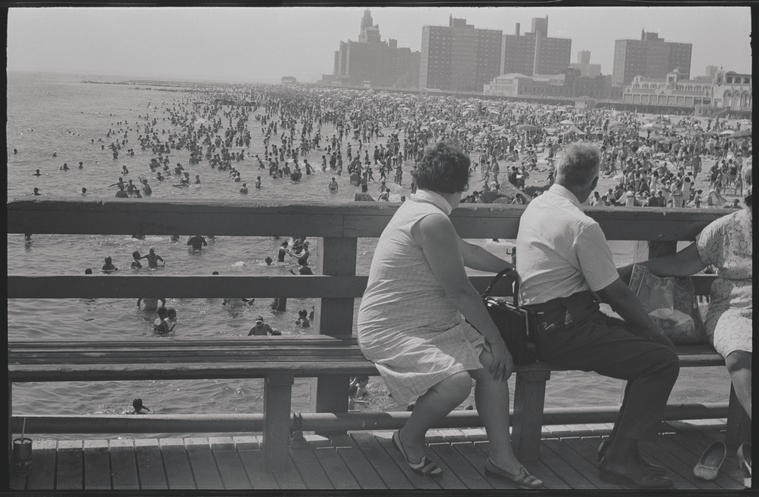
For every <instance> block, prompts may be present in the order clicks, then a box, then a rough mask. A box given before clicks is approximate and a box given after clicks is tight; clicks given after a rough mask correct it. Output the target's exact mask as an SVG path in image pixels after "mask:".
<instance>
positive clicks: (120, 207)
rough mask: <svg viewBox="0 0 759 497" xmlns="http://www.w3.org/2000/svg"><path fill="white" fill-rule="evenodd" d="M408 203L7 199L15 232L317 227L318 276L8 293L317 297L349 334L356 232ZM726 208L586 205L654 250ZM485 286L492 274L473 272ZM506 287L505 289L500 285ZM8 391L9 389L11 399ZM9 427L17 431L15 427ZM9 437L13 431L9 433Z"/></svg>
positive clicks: (328, 396)
mask: <svg viewBox="0 0 759 497" xmlns="http://www.w3.org/2000/svg"><path fill="white" fill-rule="evenodd" d="M399 205H400V204H389V203H370V202H367V203H364V202H356V203H352V204H345V205H325V204H319V205H312V204H305V203H303V204H284V203H283V204H279V203H272V202H268V203H259V202H249V201H210V200H208V201H204V200H196V201H171V202H167V201H161V200H158V199H140V200H132V199H114V200H108V201H82V200H47V199H45V200H40V199H34V200H13V201H11V202H9V203H8V204H7V225H8V233H34V234H65V235H72V234H104V235H113V234H124V235H126V234H143V235H164V236H168V235H172V234H175V233H181V234H188V235H189V234H194V233H213V234H214V235H216V236H282V235H290V234H294V233H295V234H298V235H301V236H307V237H312V238H313V237H318V238H319V240H318V244H317V258H316V267H315V270H314V272H315V275H313V276H274V277H272V276H218V275H217V276H210V275H209V276H193V275H188V276H153V277H150V278H144V277H140V276H133V275H119V276H118V277H113V276H107V275H77V276H24V275H18V274H11V275H9V276H8V297H9V298H23V299H29V298H35V299H36V298H139V297H142V296H144V295H146V294H150V295H165V296H167V297H172V298H224V297H227V296H229V295H246V296H247V297H255V298H266V297H293V298H310V297H313V298H317V299H318V300H317V302H316V305H315V318H314V327H315V328H314V330H315V332H316V333H320V334H324V335H330V336H334V337H347V336H351V335H352V334H353V333H354V331H353V310H354V299H356V298H360V297H361V296H362V294H363V291H364V288H365V287H366V281H367V277H366V276H365V275H357V274H356V258H357V241H358V238H363V237H369V238H376V237H379V236H380V234H381V233H382V230H383V229H384V228H385V226H386V225H387V223H388V222H389V220H390V219H391V217H392V216H393V214H394V213H395V211H396V209H397V208H398V207H399ZM524 209H525V207H524V206H512V205H502V204H464V205H462V206H461V207H460V208H458V209H456V210H455V211H454V212H453V213H452V215H451V220H452V222H453V224H454V226H455V228H456V230H457V232H458V233H459V235H460V236H461V237H463V238H468V239H492V238H499V239H506V240H508V239H515V238H516V236H517V230H518V227H519V220H520V217H521V214H522V212H523V211H524ZM730 212H732V211H730V210H726V209H699V210H694V209H664V208H620V207H614V208H593V207H589V208H586V213H587V214H588V215H589V216H591V217H593V218H594V219H596V220H597V221H598V222H599V224H600V226H601V228H602V229H603V231H604V233H605V235H606V237H607V239H609V240H647V241H648V242H649V248H650V253H651V256H652V257H653V256H656V255H663V254H666V253H672V252H674V251H675V249H676V244H677V242H678V241H688V240H691V241H692V240H693V239H694V238H695V236H696V235H697V234H698V233H699V232H700V231H701V230H702V229H703V228H704V227H705V226H706V225H708V224H709V223H710V222H712V221H713V220H715V219H717V218H719V217H721V216H724V215H725V214H727V213H730ZM470 279H471V281H472V283H473V285H474V286H475V288H477V289H478V291H480V292H481V291H483V290H484V288H485V287H486V286H487V285H488V283H489V282H490V280H491V276H473V277H471V278H470ZM712 280H713V277H708V276H699V277H694V282H695V284H696V287H697V293H699V294H706V293H708V287H709V285H710V283H711V281H712ZM496 294H501V295H503V294H505V293H504V289H501V293H498V292H496ZM346 382H347V379H346V378H344V377H341V378H336V377H335V376H324V377H320V378H316V381H312V392H311V410H312V411H313V412H317V413H319V412H333V413H340V412H345V411H346V410H347V397H346V395H345V392H346V385H345V383H346ZM9 400H10V399H9ZM9 437H10V435H9ZM8 442H10V440H8Z"/></svg>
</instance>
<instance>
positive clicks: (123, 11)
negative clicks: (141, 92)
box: [7, 6, 751, 83]
mask: <svg viewBox="0 0 759 497" xmlns="http://www.w3.org/2000/svg"><path fill="white" fill-rule="evenodd" d="M364 10H365V8H364V7H253V8H244V7H179V8H170V7H156V8H150V7H124V8H113V7H96V8H82V7H43V8H11V9H9V11H8V29H7V69H8V70H9V71H43V72H57V73H71V74H77V75H103V76H120V77H128V78H156V79H167V78H173V79H189V80H200V81H228V82H262V83H277V82H279V81H280V78H281V77H282V76H295V77H296V78H297V79H298V81H301V82H316V81H317V80H319V79H320V78H321V76H322V74H332V72H333V64H334V62H333V61H334V52H335V51H336V50H338V49H339V46H340V41H347V40H353V41H357V40H358V35H359V28H360V23H361V17H362V16H363V13H364ZM371 15H372V18H373V20H374V24H375V25H379V30H380V35H381V37H382V40H383V41H385V40H387V39H389V38H394V39H396V40H398V46H399V47H409V48H411V50H414V51H416V50H420V49H421V44H422V27H423V26H427V25H431V26H447V25H448V18H449V16H451V15H452V16H453V17H456V18H464V19H466V20H467V23H468V24H472V25H474V27H476V28H483V29H499V30H502V31H503V33H504V34H514V29H515V24H516V23H520V25H521V29H520V30H521V32H522V33H525V32H527V31H530V30H531V26H532V18H534V17H545V16H548V36H550V37H557V38H571V39H572V56H571V62H576V61H577V52H578V51H580V50H589V51H590V52H591V59H590V62H591V63H592V64H601V73H602V74H611V72H612V69H613V60H614V41H615V40H619V39H635V40H637V39H640V35H641V30H642V29H645V30H646V31H652V32H657V33H658V34H659V37H660V38H664V40H665V41H673V42H682V43H692V44H693V52H692V57H691V76H699V75H703V74H705V72H706V66H707V65H716V66H722V67H723V68H724V69H725V70H732V71H736V72H739V73H750V72H751V46H750V41H751V38H750V34H751V11H750V8H748V7H732V6H730V7H608V6H607V7H407V8H403V7H373V8H371Z"/></svg>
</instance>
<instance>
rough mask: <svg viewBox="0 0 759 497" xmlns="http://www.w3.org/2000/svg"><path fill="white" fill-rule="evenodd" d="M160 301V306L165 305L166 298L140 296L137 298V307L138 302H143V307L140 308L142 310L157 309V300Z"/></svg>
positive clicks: (138, 305)
mask: <svg viewBox="0 0 759 497" xmlns="http://www.w3.org/2000/svg"><path fill="white" fill-rule="evenodd" d="M159 300H160V301H161V305H162V306H166V299H165V298H163V297H158V298H153V297H147V298H140V299H137V307H138V308H139V307H140V303H142V304H144V307H143V308H142V310H143V311H155V310H156V309H158V301H159Z"/></svg>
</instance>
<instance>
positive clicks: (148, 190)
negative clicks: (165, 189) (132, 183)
mask: <svg viewBox="0 0 759 497" xmlns="http://www.w3.org/2000/svg"><path fill="white" fill-rule="evenodd" d="M159 174H160V173H159ZM137 179H138V180H140V183H142V191H143V192H144V193H145V196H146V197H147V196H150V194H152V193H153V189H152V188H150V185H148V180H146V179H142V178H140V177H139V176H137Z"/></svg>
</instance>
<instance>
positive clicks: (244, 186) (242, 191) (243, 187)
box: [240, 183, 248, 193]
mask: <svg viewBox="0 0 759 497" xmlns="http://www.w3.org/2000/svg"><path fill="white" fill-rule="evenodd" d="M240 193H248V187H247V186H246V183H243V184H242V188H240Z"/></svg>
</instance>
